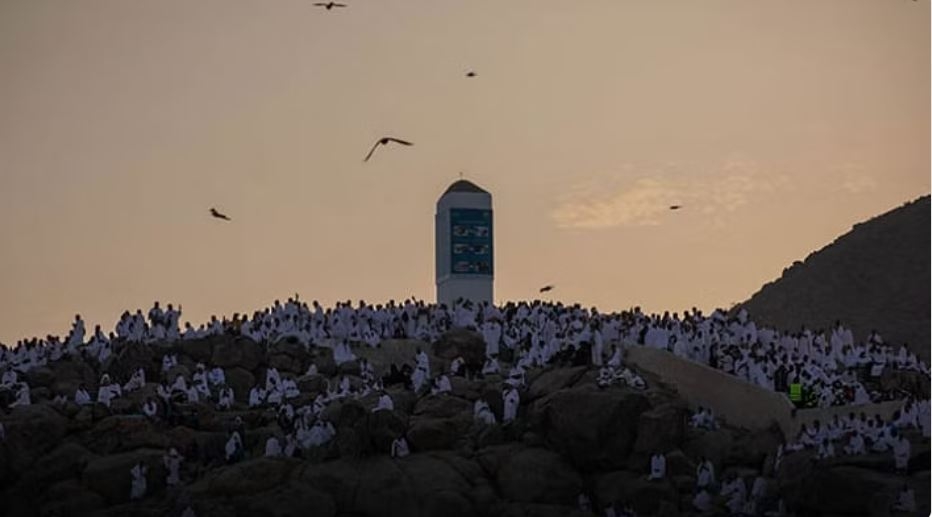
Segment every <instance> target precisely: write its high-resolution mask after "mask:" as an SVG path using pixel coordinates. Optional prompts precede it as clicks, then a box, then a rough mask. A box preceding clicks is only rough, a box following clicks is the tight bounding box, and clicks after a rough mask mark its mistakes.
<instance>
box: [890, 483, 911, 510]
mask: <svg viewBox="0 0 932 517" xmlns="http://www.w3.org/2000/svg"><path fill="white" fill-rule="evenodd" d="M893 510H896V511H900V512H906V513H908V514H910V515H912V514H913V513H915V512H916V493H915V492H913V489H912V488H910V487H909V484H908V483H903V489H902V490H900V493H899V495H898V496H897V498H896V502H895V503H893Z"/></svg>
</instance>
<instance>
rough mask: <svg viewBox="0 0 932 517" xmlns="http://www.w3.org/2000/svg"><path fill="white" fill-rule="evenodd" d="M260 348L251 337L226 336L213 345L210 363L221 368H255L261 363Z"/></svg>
mask: <svg viewBox="0 0 932 517" xmlns="http://www.w3.org/2000/svg"><path fill="white" fill-rule="evenodd" d="M262 355H263V354H262V348H261V347H260V346H259V345H258V344H257V343H256V342H255V341H253V340H252V339H249V338H246V337H238V338H235V339H231V338H226V339H224V340H222V341H220V342H218V343H216V344H215V345H214V351H213V356H212V357H211V363H212V364H213V365H215V366H219V367H221V368H237V367H239V368H243V369H246V370H250V371H252V370H255V369H256V368H258V367H259V365H260V364H261V363H262Z"/></svg>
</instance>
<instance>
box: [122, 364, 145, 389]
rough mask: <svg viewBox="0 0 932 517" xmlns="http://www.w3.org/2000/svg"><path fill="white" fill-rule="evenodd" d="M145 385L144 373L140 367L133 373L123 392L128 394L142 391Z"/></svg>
mask: <svg viewBox="0 0 932 517" xmlns="http://www.w3.org/2000/svg"><path fill="white" fill-rule="evenodd" d="M145 385H146V371H145V370H143V369H142V367H139V368H136V371H135V372H133V375H132V377H130V379H129V381H128V382H127V383H126V384H125V385H124V386H123V391H125V392H127V393H129V392H131V391H136V390H138V389H142V388H143V387H144V386H145Z"/></svg>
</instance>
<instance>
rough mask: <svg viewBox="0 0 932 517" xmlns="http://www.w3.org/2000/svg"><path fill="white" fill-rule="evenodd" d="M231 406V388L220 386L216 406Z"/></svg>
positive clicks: (228, 407)
mask: <svg viewBox="0 0 932 517" xmlns="http://www.w3.org/2000/svg"><path fill="white" fill-rule="evenodd" d="M232 407H233V388H230V387H226V386H225V387H223V388H220V394H219V396H218V402H217V408H218V409H221V410H223V409H230V408H232Z"/></svg>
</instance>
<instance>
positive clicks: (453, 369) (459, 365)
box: [450, 356, 466, 377]
mask: <svg viewBox="0 0 932 517" xmlns="http://www.w3.org/2000/svg"><path fill="white" fill-rule="evenodd" d="M465 366H466V361H465V360H464V359H463V358H462V357H460V356H457V357H456V358H455V359H453V361H452V362H450V375H452V376H454V377H458V376H460V377H461V376H462V374H464V373H465V370H464V368H465Z"/></svg>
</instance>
